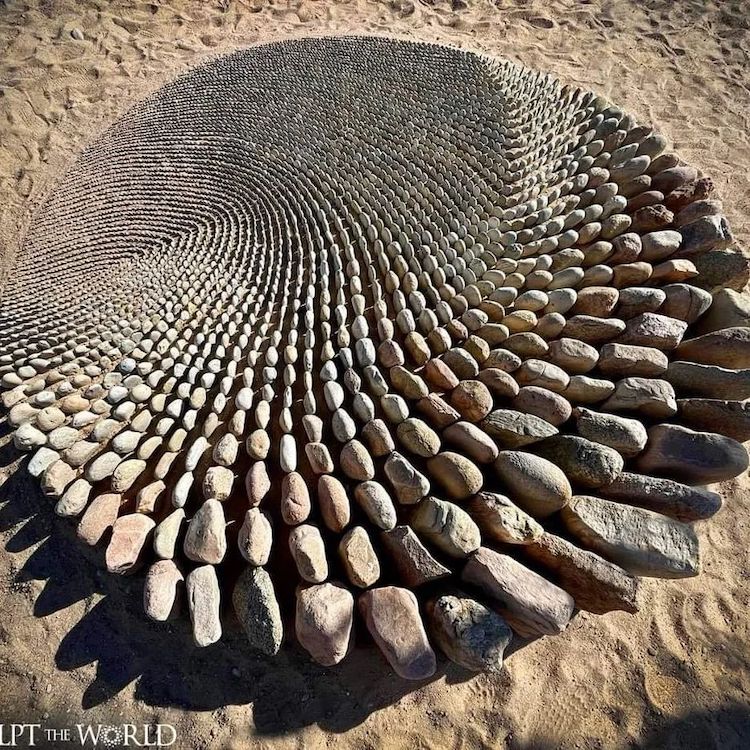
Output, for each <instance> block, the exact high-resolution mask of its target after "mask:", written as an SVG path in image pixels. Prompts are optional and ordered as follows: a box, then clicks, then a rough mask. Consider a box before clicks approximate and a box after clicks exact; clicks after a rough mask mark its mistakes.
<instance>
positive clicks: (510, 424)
mask: <svg viewBox="0 0 750 750" xmlns="http://www.w3.org/2000/svg"><path fill="white" fill-rule="evenodd" d="M482 428H483V429H484V430H485V431H486V432H487V434H489V435H491V436H492V437H494V438H495V439H496V440H497V442H498V443H500V444H501V445H502V446H504V447H507V448H520V447H522V446H524V445H530V444H531V443H535V442H537V441H539V440H544V439H545V438H548V437H550V436H552V435H556V434H557V428H556V427H555V426H554V425H552V424H550V423H549V422H547V421H546V420H544V419H541V418H540V417H536V416H534V415H533V414H521V413H520V412H517V411H514V410H512V409H495V411H493V412H492V413H491V414H489V415H488V416H487V418H486V419H484V420H483V421H482Z"/></svg>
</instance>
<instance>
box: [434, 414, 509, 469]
mask: <svg viewBox="0 0 750 750" xmlns="http://www.w3.org/2000/svg"><path fill="white" fill-rule="evenodd" d="M443 437H444V438H445V440H446V441H448V442H449V443H452V444H453V445H454V446H455V447H456V448H458V452H459V453H462V454H466V455H467V456H468V457H469V458H470V459H471V460H473V461H476V462H477V463H480V464H488V463H492V461H494V460H495V459H496V458H497V453H498V449H497V445H495V443H494V441H493V440H492V438H491V437H490V436H489V435H487V433H486V432H485V431H484V430H483V429H482V428H481V427H478V426H477V425H475V424H472V423H471V422H456V423H455V424H452V425H450V426H449V427H446V428H445V430H443Z"/></svg>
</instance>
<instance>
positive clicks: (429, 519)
mask: <svg viewBox="0 0 750 750" xmlns="http://www.w3.org/2000/svg"><path fill="white" fill-rule="evenodd" d="M411 525H412V527H413V528H414V530H415V531H417V532H419V533H420V534H422V535H423V536H425V537H427V538H428V539H429V540H430V541H431V542H432V543H433V544H434V545H435V546H436V547H438V548H439V549H441V550H442V551H443V552H445V554H447V555H450V556H451V557H458V558H462V557H466V556H467V555H469V554H471V553H472V552H473V551H474V550H475V549H477V548H478V547H479V545H480V544H481V543H482V538H481V534H480V532H479V528H478V526H477V525H476V524H475V523H474V521H472V520H471V516H469V514H468V513H467V512H466V511H465V510H463V509H461V508H459V507H458V506H457V505H454V504H453V503H449V502H446V501H445V500H438V499H437V498H434V497H427V498H425V499H424V500H422V502H421V503H419V505H417V506H416V508H415V510H414V512H413V513H412V516H411Z"/></svg>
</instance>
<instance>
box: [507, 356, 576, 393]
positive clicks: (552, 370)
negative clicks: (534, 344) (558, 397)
mask: <svg viewBox="0 0 750 750" xmlns="http://www.w3.org/2000/svg"><path fill="white" fill-rule="evenodd" d="M516 381H517V382H518V384H519V385H521V386H524V385H533V386H537V387H539V388H546V389H547V390H549V391H555V392H556V393H562V392H563V391H564V390H565V389H566V388H567V387H568V384H569V383H570V377H569V376H568V374H567V373H566V372H565V371H564V370H563V369H562V368H560V367H558V366H557V365H554V364H552V363H551V362H543V361H542V360H540V359H527V360H526V361H525V362H524V363H523V364H522V365H521V367H519V368H518V370H517V371H516Z"/></svg>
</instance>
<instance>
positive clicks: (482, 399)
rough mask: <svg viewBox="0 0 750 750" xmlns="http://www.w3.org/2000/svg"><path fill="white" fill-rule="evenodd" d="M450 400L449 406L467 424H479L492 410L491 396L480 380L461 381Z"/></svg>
mask: <svg viewBox="0 0 750 750" xmlns="http://www.w3.org/2000/svg"><path fill="white" fill-rule="evenodd" d="M450 398H451V405H452V406H453V407H454V408H455V409H456V411H458V412H459V414H461V416H462V417H463V418H464V419H465V420H467V421H468V422H479V421H480V420H481V419H484V417H486V416H487V415H488V414H489V413H490V411H491V410H492V394H491V393H490V391H489V388H488V387H487V386H486V385H485V384H484V383H483V382H481V381H480V380H462V381H461V382H460V383H459V384H458V385H457V386H456V387H455V388H454V389H453V391H452V392H451V397H450Z"/></svg>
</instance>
